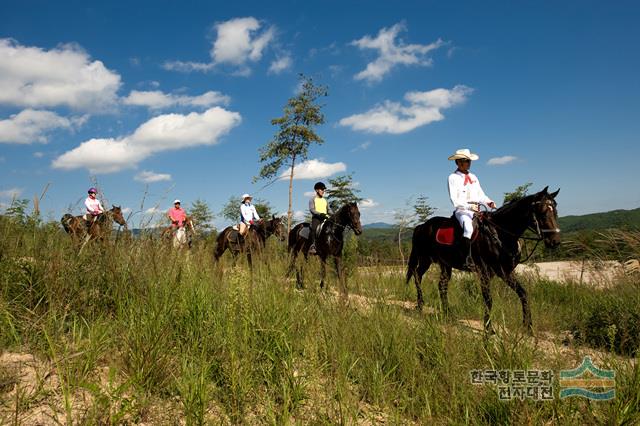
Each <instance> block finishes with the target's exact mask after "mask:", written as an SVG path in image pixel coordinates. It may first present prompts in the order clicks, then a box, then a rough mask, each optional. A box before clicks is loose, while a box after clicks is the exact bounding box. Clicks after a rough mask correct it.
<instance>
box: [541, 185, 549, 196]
mask: <svg viewBox="0 0 640 426" xmlns="http://www.w3.org/2000/svg"><path fill="white" fill-rule="evenodd" d="M540 192H542V193H543V194H547V193H548V192H549V185H547V186H545V187H544V189H543V190H542V191H540Z"/></svg>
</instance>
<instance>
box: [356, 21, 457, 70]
mask: <svg viewBox="0 0 640 426" xmlns="http://www.w3.org/2000/svg"><path fill="white" fill-rule="evenodd" d="M401 31H406V26H405V25H404V24H403V23H399V24H396V25H394V26H393V27H391V28H382V29H381V30H380V31H379V32H378V35H377V37H375V38H372V37H371V36H368V35H366V36H364V37H362V38H361V39H359V40H354V41H352V42H351V45H353V46H356V47H358V48H359V49H361V50H364V49H373V50H377V51H378V57H377V58H376V59H375V60H374V61H373V62H369V63H368V64H367V68H365V69H364V70H363V71H360V72H359V73H358V74H356V75H355V76H354V78H355V79H356V80H365V81H367V82H368V83H375V82H379V81H381V80H382V79H383V77H384V76H385V75H386V74H388V73H389V72H391V70H392V68H394V67H396V66H398V65H420V66H430V65H431V64H432V62H433V61H432V59H431V58H429V57H427V55H428V54H429V52H431V51H433V50H435V49H437V48H439V47H441V46H442V45H444V44H445V43H444V42H443V41H442V40H440V39H438V40H436V41H434V42H433V43H430V44H404V42H403V41H402V40H401V39H398V40H396V38H397V37H398V34H399V33H400V32H401Z"/></svg>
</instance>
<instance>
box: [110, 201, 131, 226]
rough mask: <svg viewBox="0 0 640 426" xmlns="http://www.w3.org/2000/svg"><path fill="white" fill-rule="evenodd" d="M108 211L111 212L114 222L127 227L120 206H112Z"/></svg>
mask: <svg viewBox="0 0 640 426" xmlns="http://www.w3.org/2000/svg"><path fill="white" fill-rule="evenodd" d="M109 212H110V213H111V218H112V219H113V220H114V222H116V223H117V224H118V225H122V226H124V227H125V229H126V228H127V221H126V220H124V216H123V215H122V209H121V208H120V206H112V207H111V210H109Z"/></svg>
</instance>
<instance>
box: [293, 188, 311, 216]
mask: <svg viewBox="0 0 640 426" xmlns="http://www.w3.org/2000/svg"><path fill="white" fill-rule="evenodd" d="M314 194H315V192H314ZM306 217H307V213H306V212H304V211H302V210H296V211H294V212H293V220H296V221H303V220H304V219H305V218H306Z"/></svg>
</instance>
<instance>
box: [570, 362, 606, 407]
mask: <svg viewBox="0 0 640 426" xmlns="http://www.w3.org/2000/svg"><path fill="white" fill-rule="evenodd" d="M615 377H616V373H615V371H613V370H601V369H599V368H598V367H596V366H595V365H593V362H592V361H591V358H590V357H588V356H586V357H584V359H583V360H582V364H580V365H579V366H578V367H577V368H575V369H573V370H562V371H560V398H568V397H571V396H582V397H584V398H588V399H593V400H597V401H607V400H609V399H613V398H614V397H615V396H616V389H615V387H616V380H615Z"/></svg>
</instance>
